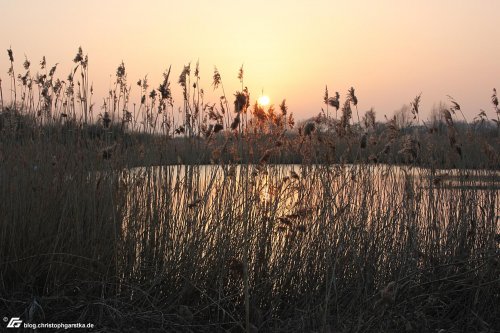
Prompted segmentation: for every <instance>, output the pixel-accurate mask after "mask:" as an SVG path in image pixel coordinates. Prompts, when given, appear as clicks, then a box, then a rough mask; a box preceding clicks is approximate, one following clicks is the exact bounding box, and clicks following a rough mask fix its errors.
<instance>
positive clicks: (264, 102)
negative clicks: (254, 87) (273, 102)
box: [258, 95, 270, 106]
mask: <svg viewBox="0 0 500 333" xmlns="http://www.w3.org/2000/svg"><path fill="white" fill-rule="evenodd" d="M269 102H270V100H269V97H268V96H266V95H262V96H260V97H259V100H258V103H259V105H260V106H267V105H269Z"/></svg>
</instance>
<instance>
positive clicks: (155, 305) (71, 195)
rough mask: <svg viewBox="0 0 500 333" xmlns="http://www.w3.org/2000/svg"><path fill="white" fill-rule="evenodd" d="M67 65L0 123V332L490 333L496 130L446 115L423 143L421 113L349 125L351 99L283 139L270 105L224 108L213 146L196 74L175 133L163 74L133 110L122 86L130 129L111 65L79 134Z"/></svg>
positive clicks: (209, 112) (289, 127)
mask: <svg viewBox="0 0 500 333" xmlns="http://www.w3.org/2000/svg"><path fill="white" fill-rule="evenodd" d="M79 54H80V55H81V59H80V58H79V59H76V58H75V60H78V61H75V63H76V68H75V69H74V71H73V72H72V73H73V74H74V73H75V72H77V69H79V70H80V71H81V72H78V73H80V75H79V76H78V75H77V76H74V75H70V77H69V78H68V80H65V81H66V82H65V83H62V82H61V81H59V82H60V86H59V88H56V83H55V82H58V81H57V79H56V78H55V69H54V72H53V73H52V74H50V73H49V75H47V77H46V80H44V81H43V82H41V81H40V80H38V81H39V82H40V83H39V84H40V88H41V89H42V91H43V89H44V88H47V89H46V92H45V93H42V94H40V95H39V98H41V102H40V103H39V102H38V100H37V98H38V97H36V94H30V93H29V88H28V86H27V85H26V86H24V85H23V81H22V80H18V81H17V84H20V86H21V87H22V91H23V92H26V95H25V96H26V99H25V100H24V101H23V100H21V105H22V108H21V107H19V108H16V105H17V104H16V102H17V101H16V98H15V96H13V100H12V101H11V103H10V104H8V106H7V104H6V106H5V108H4V107H3V105H2V110H1V113H0V143H1V145H0V212H1V215H2V218H1V219H0V258H1V259H0V309H1V310H3V311H2V312H3V313H6V314H9V316H21V317H22V319H23V320H25V321H31V322H92V323H95V324H96V326H97V329H98V330H101V331H111V332H113V331H115V332H119V331H125V330H140V331H145V330H152V331H153V330H163V331H186V332H188V331H200V332H205V331H207V332H208V331H247V332H250V331H257V330H258V331H264V332H266V331H273V332H289V331H323V332H327V331H334V330H335V331H349V332H351V331H356V332H361V331H388V332H401V331H402V330H406V331H408V332H412V331H415V332H422V331H439V330H445V331H450V332H454V331H470V332H476V331H477V332H493V331H495V330H497V329H498V327H500V321H499V319H498V318H500V307H499V306H498V304H500V294H499V293H498V290H500V280H499V279H498V276H499V273H500V261H499V252H498V251H499V246H500V243H499V235H500V224H499V223H500V220H499V218H498V215H499V209H500V197H499V188H500V177H499V173H498V161H499V157H498V151H499V141H498V140H499V138H498V136H497V135H496V133H497V131H496V128H495V127H491V128H489V130H488V129H484V128H483V129H482V130H481V131H479V130H477V129H478V128H479V127H473V126H476V125H475V124H476V123H460V122H459V121H457V120H456V119H454V116H455V114H454V112H452V111H457V109H456V106H455V104H454V103H452V104H451V105H450V107H448V108H446V109H442V110H441V116H442V118H440V120H439V121H440V123H439V124H437V126H436V128H438V131H437V132H435V131H430V130H428V129H429V128H427V127H425V126H426V125H425V123H424V126H420V125H419V121H420V120H419V118H418V104H419V101H420V95H419V96H418V98H416V99H415V100H414V101H413V102H412V109H411V110H412V111H411V112H412V113H413V114H414V115H415V116H416V119H415V120H417V122H416V123H415V124H413V125H412V126H410V127H409V128H408V127H405V126H401V124H398V119H397V117H394V118H390V119H388V120H387V122H386V123H379V122H376V121H375V119H376V118H375V112H374V111H373V110H370V111H368V112H367V113H366V114H365V116H364V117H363V121H361V119H360V118H359V116H358V119H357V122H356V121H355V120H353V119H352V109H351V108H352V106H354V107H355V108H356V111H357V97H356V96H355V95H354V89H352V88H351V90H349V93H348V95H347V98H346V101H344V102H343V103H342V101H340V96H339V95H336V97H334V98H333V99H332V98H331V97H328V98H327V99H326V100H325V102H327V105H330V106H332V107H336V106H337V107H338V106H339V105H343V107H342V108H341V111H342V115H341V119H340V120H337V119H334V120H333V121H332V120H331V119H330V117H329V111H327V117H317V118H315V119H312V120H309V121H308V122H306V123H305V124H303V125H297V126H295V124H294V119H293V117H292V116H291V113H290V112H289V110H288V106H287V105H286V104H285V101H283V103H282V104H281V105H280V111H277V112H276V111H274V108H273V107H268V108H263V107H261V106H259V105H257V104H255V106H254V107H252V108H251V107H250V105H251V104H250V103H251V100H250V94H249V92H248V91H245V89H244V88H242V90H241V91H240V92H238V93H236V95H235V97H234V99H235V101H234V106H235V113H234V114H233V115H234V117H241V118H239V119H240V120H241V123H239V124H238V125H237V126H233V127H231V126H230V125H231V118H232V117H233V116H231V115H230V114H229V113H230V111H231V110H230V109H229V107H228V105H229V102H228V101H227V98H226V97H225V93H224V91H223V93H224V98H221V99H220V100H218V101H216V102H215V103H205V102H204V101H203V97H202V95H203V94H202V88H200V87H201V85H202V84H203V82H202V81H201V79H200V77H199V68H198V65H197V66H196V68H195V71H194V74H193V75H194V80H192V81H190V80H191V79H190V76H191V73H190V67H189V66H188V67H185V68H184V69H183V71H182V74H181V77H180V79H181V80H179V81H180V83H181V84H180V86H181V89H183V92H184V93H185V97H186V98H185V99H184V101H183V105H184V107H183V109H182V111H183V118H181V119H177V118H176V117H175V114H174V106H173V101H172V99H171V96H172V95H171V93H172V92H171V90H170V78H171V76H170V74H171V68H169V69H168V70H167V71H165V73H164V75H163V82H162V83H161V84H160V85H159V88H158V89H153V90H151V92H149V94H148V91H149V89H150V85H149V82H148V80H147V78H144V79H143V80H141V81H139V82H138V83H137V87H138V89H140V92H141V94H140V95H141V97H140V99H141V100H140V101H138V102H137V103H136V105H137V104H138V105H139V107H138V108H133V112H130V111H129V110H132V109H131V108H130V106H131V105H132V103H131V101H130V100H129V96H130V89H131V88H130V87H129V86H128V85H127V72H126V70H125V65H124V64H123V63H121V64H120V65H119V66H118V69H117V71H116V82H115V83H114V86H113V90H112V91H111V92H110V93H109V96H108V98H107V99H106V101H105V102H104V107H103V111H102V113H101V114H100V115H99V116H98V117H96V118H97V119H96V120H95V121H94V122H92V112H91V106H92V103H91V98H90V97H91V92H90V89H91V88H90V87H89V88H88V89H89V90H88V92H85V91H86V89H87V88H85V82H87V86H88V82H90V81H89V78H88V76H87V74H86V73H87V72H86V70H87V69H88V63H87V61H88V58H87V57H84V56H83V52H80V50H79V51H78V53H77V56H78V55H79ZM82 61H84V62H85V63H86V66H87V67H85V68H84V66H83V64H82ZM11 65H12V63H11ZM28 67H29V66H28ZM29 68H31V67H29ZM26 70H28V69H26ZM30 75H31V74H30ZM40 75H42V74H40ZM69 79H71V80H69ZM213 79H214V82H213V86H214V88H217V87H218V86H219V85H222V83H221V79H220V74H219V73H218V71H217V70H216V71H215V74H214V77H213ZM238 79H240V81H241V83H242V87H243V71H242V69H241V70H240V74H239V77H238ZM48 82H51V83H48ZM192 83H193V84H194V83H195V85H196V87H193V84H192ZM76 87H80V88H78V89H79V90H78V89H77V88H76ZM221 88H222V87H221ZM75 89H76V91H77V92H75ZM14 90H15V89H14ZM0 91H1V89H0ZM78 91H79V92H78ZM63 92H64V93H63ZM44 94H45V95H46V96H48V98H45V97H44ZM75 94H76V96H80V97H79V99H77V101H76V102H75V100H74V98H75ZM29 105H33V106H34V107H33V108H34V110H33V111H34V112H29V111H28V110H30V106H29ZM457 105H458V103H457ZM495 107H496V105H495ZM450 108H451V111H450ZM47 110H50V112H47ZM85 110H87V113H85ZM39 111H40V112H39ZM42 111H43V112H42ZM44 112H45V113H44ZM357 113H358V112H357ZM85 114H87V115H86V116H85ZM63 115H65V116H63ZM42 118H43V121H42V120H41V119H42ZM485 119H486V118H485ZM243 120H244V121H243ZM232 122H234V120H232ZM485 122H486V120H485ZM490 122H491V125H493V123H494V122H493V121H490ZM160 123H161V124H160ZM485 126H486V125H485ZM181 128H183V129H182V130H181ZM485 128H487V127H485ZM299 129H300V131H299ZM443 139H444V140H445V141H444V142H445V143H443ZM353 142H354V143H355V144H353ZM478 147H480V149H478ZM458 148H460V149H461V153H459V152H458ZM210 161H211V163H210ZM474 161H475V162H474ZM206 162H208V163H207V164H203V163H206ZM284 162H293V163H290V164H281V163H284ZM347 162H349V163H347ZM468 163H475V164H474V166H475V168H470V165H469V164H468ZM451 166H453V168H451Z"/></svg>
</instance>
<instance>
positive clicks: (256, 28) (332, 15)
mask: <svg viewBox="0 0 500 333" xmlns="http://www.w3.org/2000/svg"><path fill="white" fill-rule="evenodd" d="M50 3H51V5H50V6H47V5H46V4H45V3H44V2H40V1H26V0H20V1H3V2H2V4H1V5H0V8H1V12H2V14H3V15H2V20H0V29H1V31H2V32H3V34H2V36H3V38H2V44H3V45H2V48H3V49H4V51H2V54H1V56H0V68H2V72H1V73H0V79H2V80H3V82H4V86H5V82H8V76H7V73H6V71H7V68H8V66H9V62H8V58H7V55H6V53H5V49H7V48H9V47H12V50H13V51H14V54H15V57H16V62H18V65H20V64H21V63H22V61H24V55H26V57H27V59H29V60H30V61H31V62H32V63H33V65H35V64H38V63H39V62H40V60H41V58H42V56H46V59H47V63H48V65H49V66H50V65H53V64H55V63H59V66H58V69H57V74H58V75H59V76H60V77H66V76H67V75H68V74H69V72H70V70H71V66H72V62H71V60H72V59H73V57H74V53H75V51H76V50H77V49H78V47H79V46H82V48H83V50H84V53H85V54H88V55H89V74H90V80H91V83H92V84H93V88H94V96H93V101H94V102H95V104H96V106H95V109H99V108H100V107H101V106H102V103H103V98H105V97H106V96H107V94H108V90H109V86H110V82H112V79H113V77H114V74H115V72H116V68H117V67H118V65H119V64H120V63H121V61H122V60H123V62H124V64H125V66H126V69H127V78H128V81H129V83H135V82H136V81H137V80H139V79H141V78H144V76H145V75H147V77H148V80H149V83H150V85H151V87H156V86H157V85H159V83H160V82H161V80H162V73H163V72H164V71H165V70H166V69H168V68H169V66H172V76H173V77H176V78H177V77H178V75H179V74H180V73H181V72H182V69H183V66H184V65H187V64H191V65H192V66H194V64H196V62H198V61H199V64H200V86H201V87H202V88H203V89H204V91H205V100H206V101H209V100H210V101H217V100H218V98H219V95H220V92H219V91H217V90H215V89H212V87H211V83H212V82H211V78H212V75H213V73H212V72H213V68H214V66H217V68H218V69H219V71H220V74H221V77H222V82H223V84H224V88H225V90H226V93H229V92H233V93H234V92H235V91H238V90H241V89H242V85H241V82H240V81H239V80H238V78H237V73H238V69H239V68H240V67H241V65H242V64H244V70H245V72H244V78H243V86H247V87H248V89H249V91H250V93H251V96H252V97H253V98H257V96H258V94H259V92H260V88H261V87H262V86H265V87H266V90H267V93H268V94H269V95H270V96H273V99H274V100H282V99H285V98H286V99H287V103H288V105H289V107H290V111H291V112H293V113H294V115H296V117H297V118H298V119H304V118H307V117H311V116H314V115H316V114H317V113H318V112H320V111H321V108H322V107H324V104H323V101H322V95H323V92H324V87H325V85H328V88H329V89H330V90H331V91H332V92H333V93H334V92H335V91H338V92H339V93H340V96H341V98H344V97H345V95H346V94H347V90H348V89H349V88H350V87H351V86H352V87H355V88H356V91H357V93H358V95H359V106H358V108H359V109H360V112H364V111H366V110H368V109H370V108H371V107H373V108H374V109H375V111H376V113H377V119H381V118H383V115H387V116H390V115H392V114H393V112H394V111H396V110H398V109H400V108H401V106H402V105H403V104H408V103H409V102H410V101H411V100H412V99H413V98H414V97H415V96H416V95H418V94H419V93H422V104H421V113H422V114H421V116H422V117H423V118H424V119H425V118H426V117H427V116H428V115H429V113H430V110H431V109H432V107H433V105H435V104H437V103H439V102H440V101H445V102H446V101H447V100H448V99H447V97H446V96H447V95H451V96H453V97H454V98H456V99H457V100H458V101H459V102H460V103H461V105H462V109H463V110H464V114H465V115H466V116H467V117H468V119H472V118H473V117H474V116H475V115H476V114H477V113H478V112H479V110H480V109H484V110H487V111H488V110H491V103H490V96H491V91H492V88H493V87H497V88H498V87H500V82H499V79H498V78H499V77H500V65H499V62H498V59H500V44H499V43H495V42H494V41H495V39H496V38H497V34H496V33H495V31H497V25H498V24H497V22H498V15H499V13H500V2H499V1H494V0H484V1H481V2H472V1H460V2H454V1H448V0H446V1H430V0H425V1H420V2H414V3H413V2H412V3H408V2H401V1H392V0H383V1H379V2H373V1H354V2H332V1H326V0H318V1H313V2H289V1H282V0H280V1H273V2H268V1H266V2H264V1H262V0H257V1H253V2H251V3H246V4H245V6H244V10H243V9H242V8H243V6H242V4H241V3H239V2H235V1H229V0H216V1H211V2H207V1H190V2H184V1H177V2H168V3H167V2H164V1H154V0H151V1H144V2H135V1H134V2H133V1H130V2H126V3H125V4H123V3H122V2H120V1H117V0H111V1H105V2H102V1H97V0H90V1H85V2H68V1H62V0H54V1H51V2H50ZM263 8H265V10H263ZM47 17H50V20H47ZM33 71H34V70H33ZM172 93H173V96H174V102H175V104H176V105H179V104H181V103H182V99H183V97H182V89H181V88H180V87H179V86H178V85H177V82H174V83H173V84H172ZM139 95H140V91H139V90H138V89H136V87H135V85H132V92H131V101H132V99H134V98H135V100H137V99H138V98H139V97H140V96H139ZM136 103H137V102H136Z"/></svg>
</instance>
